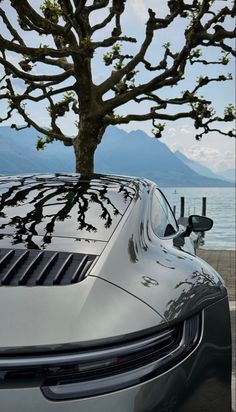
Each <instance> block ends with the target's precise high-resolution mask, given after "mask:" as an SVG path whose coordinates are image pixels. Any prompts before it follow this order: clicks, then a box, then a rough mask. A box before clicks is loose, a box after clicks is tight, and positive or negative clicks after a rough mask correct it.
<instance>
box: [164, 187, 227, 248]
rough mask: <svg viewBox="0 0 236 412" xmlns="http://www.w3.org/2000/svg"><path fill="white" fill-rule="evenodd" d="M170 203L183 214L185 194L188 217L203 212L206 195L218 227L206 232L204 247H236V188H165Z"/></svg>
mask: <svg viewBox="0 0 236 412" xmlns="http://www.w3.org/2000/svg"><path fill="white" fill-rule="evenodd" d="M162 191H163V193H164V194H165V196H166V197H167V199H168V201H169V203H170V205H171V206H172V207H173V206H174V205H175V206H176V217H179V215H180V212H179V210H180V197H181V196H184V197H185V216H189V215H191V214H201V213H202V197H206V198H207V213H206V214H207V216H208V217H210V218H211V219H213V220H214V226H213V228H212V229H211V230H210V232H206V234H205V244H204V246H203V248H204V249H225V250H235V188H218V187H217V188H209V187H207V188H206V187H203V188H195V187H194V188H189V187H187V188H184V187H178V188H177V189H175V188H162Z"/></svg>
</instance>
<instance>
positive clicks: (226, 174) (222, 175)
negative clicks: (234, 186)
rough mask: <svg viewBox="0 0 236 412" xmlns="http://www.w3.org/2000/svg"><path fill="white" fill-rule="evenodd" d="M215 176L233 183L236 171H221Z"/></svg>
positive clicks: (235, 178)
mask: <svg viewBox="0 0 236 412" xmlns="http://www.w3.org/2000/svg"><path fill="white" fill-rule="evenodd" d="M217 176H218V178H220V179H222V178H223V179H226V180H230V181H232V182H235V180H236V170H235V169H227V170H222V171H221V172H219V173H217Z"/></svg>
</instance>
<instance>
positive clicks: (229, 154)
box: [0, 0, 235, 171]
mask: <svg viewBox="0 0 236 412" xmlns="http://www.w3.org/2000/svg"><path fill="white" fill-rule="evenodd" d="M9 3H10V2H9V0H4V1H3V3H1V6H2V5H3V7H4V8H5V11H6V12H7V14H8V16H10V18H11V19H12V21H13V24H14V22H15V23H16V18H15V15H14V12H12V10H11V8H10V6H9ZM30 3H31V4H33V5H34V7H35V8H36V9H37V8H38V6H39V5H40V4H41V1H39V0H34V1H31V2H30ZM227 3H229V4H230V3H231V0H226V1H217V2H216V4H217V8H220V7H222V6H225V5H226V4H227ZM126 4H127V7H126V13H125V14H124V15H123V17H122V25H123V34H125V35H127V36H134V37H136V38H137V40H138V43H137V45H133V44H132V45H131V46H127V49H126V50H127V51H128V52H129V53H130V52H133V53H134V52H135V50H137V48H138V46H139V44H140V41H142V39H143V38H144V34H145V22H146V21H147V9H148V7H151V8H153V10H155V11H156V12H157V15H159V16H161V15H164V14H165V12H166V11H167V7H166V4H167V0H127V3H126ZM102 17H103V14H102V12H101V11H99V12H97V13H96V14H95V15H94V21H95V20H96V21H100V20H102ZM2 30H3V28H2V25H1V29H0V32H1V34H2V33H3V31H2ZM110 32H111V27H108V28H105V30H103V31H101V32H99V33H98V34H99V36H100V38H103V36H106V35H109V34H110ZM183 32H184V25H183V22H182V21H181V20H179V21H177V22H176V23H175V24H174V25H173V27H171V29H170V30H168V31H166V30H162V31H160V32H158V37H157V36H155V38H154V42H153V46H152V48H150V52H149V57H150V59H152V61H153V63H155V56H157V60H158V59H159V60H160V53H162V54H163V48H162V45H163V43H165V42H167V41H170V42H171V45H172V47H173V50H174V51H177V50H178V49H179V48H180V47H181V40H182V38H183ZM3 34H5V33H3ZM24 39H25V41H26V43H27V44H28V45H31V46H33V47H37V46H39V44H40V43H42V44H53V43H52V41H51V40H49V39H48V38H47V39H46V38H44V36H41V37H38V36H37V35H36V34H34V33H31V32H26V33H24ZM94 40H95V39H94ZM102 52H103V54H104V49H103V51H102ZM105 52H106V50H105ZM207 52H208V58H209V59H211V60H215V59H216V58H217V59H218V56H219V55H218V54H216V50H214V49H213V50H210V48H208V50H207ZM8 58H9V60H11V62H12V63H14V64H15V65H17V63H18V61H19V59H18V57H17V55H16V54H14V53H9V55H8ZM156 62H157V61H156ZM197 66H198V67H197ZM209 67H210V69H209ZM199 69H200V70H199ZM207 69H208V70H210V72H209V71H208V73H210V75H213V76H215V75H218V74H221V73H222V74H223V73H224V74H225V73H226V74H227V73H229V72H231V73H235V64H234V62H233V61H231V62H230V64H229V65H228V66H227V67H226V69H225V70H224V67H221V66H203V67H201V66H199V65H194V66H191V68H189V69H188V72H187V75H186V79H185V80H184V81H183V82H182V84H181V86H180V88H179V89H178V91H179V93H180V92H181V91H182V90H186V89H189V90H191V87H192V86H193V85H194V84H195V79H196V77H197V76H199V75H202V74H203V73H202V71H203V70H204V75H205V71H206V73H207ZM50 71H52V68H51V67H50ZM39 72H42V73H46V72H47V68H45V66H44V67H36V68H34V69H33V71H32V73H35V74H36V73H37V74H38V73H39ZM108 75H109V68H106V67H105V66H104V63H103V61H102V54H101V53H99V52H98V53H96V55H95V59H94V64H93V78H94V82H95V83H97V84H99V83H100V82H102V81H103V80H104V79H105V78H106V77H107V76H108ZM0 76H1V68H0ZM148 76H150V73H149V72H148V73H145V72H143V71H140V72H139V73H138V75H137V80H136V81H137V84H138V83H141V82H142V81H147V79H148V78H149V77H148ZM17 88H18V92H19V93H21V92H22V91H23V84H22V82H21V81H18V82H17ZM176 90H177V89H176V88H173V89H170V90H168V91H166V92H165V94H164V93H163V95H162V94H161V96H165V97H170V96H173V95H175V94H176ZM161 93H162V91H161ZM202 94H204V97H206V98H209V99H212V100H213V101H214V106H215V108H216V110H217V112H218V113H219V114H223V112H224V107H225V106H226V105H228V104H229V103H234V102H235V82H234V81H231V82H224V83H222V84H219V83H212V84H210V85H208V86H207V87H206V88H205V91H204V93H203V92H202ZM5 109H6V106H5V105H4V104H2V103H1V106H0V117H2V116H4V113H5ZM144 109H145V107H144ZM27 110H28V111H29V113H30V114H31V116H32V117H34V118H36V119H37V120H38V122H40V123H42V125H43V126H45V125H47V122H48V113H47V111H46V110H45V104H39V103H37V104H31V105H30V107H29V106H28V107H27ZM142 111H143V108H142V107H141V106H140V105H136V104H133V103H131V104H129V105H126V106H125V107H123V108H120V110H119V111H117V114H121V115H122V114H127V113H128V112H132V113H141V112H142ZM145 112H146V110H145ZM11 123H18V124H22V119H21V118H20V117H19V115H15V116H14V118H12V119H11V120H10V121H8V123H5V124H4V125H6V124H11ZM62 123H63V127H64V131H65V133H67V134H68V135H70V136H71V135H73V133H75V126H74V119H73V118H72V117H69V118H68V119H67V120H65V119H63V120H62ZM227 126H228V125H227ZM221 127H223V128H225V130H226V126H222V125H221ZM124 129H125V130H127V131H131V130H136V129H142V130H144V131H145V132H146V133H147V134H148V135H151V129H152V126H151V123H150V122H143V123H141V122H136V123H134V122H133V123H130V124H129V125H127V126H125V127H124ZM195 134H196V131H195V130H194V127H193V124H192V122H191V121H190V120H187V121H186V120H184V121H183V120H181V121H178V122H172V123H167V125H166V130H165V132H164V135H163V138H162V142H163V143H166V144H167V145H168V146H169V147H170V148H171V149H172V150H173V151H174V150H177V149H178V150H180V151H182V152H183V153H184V154H185V155H187V156H188V157H189V158H191V159H194V160H197V161H200V162H202V163H203V164H205V165H206V166H208V167H211V168H212V169H213V170H215V171H221V170H225V169H228V168H232V167H234V165H235V143H234V140H233V139H232V138H229V137H225V136H222V135H217V134H213V133H212V134H209V135H207V136H204V137H203V139H202V141H201V142H198V141H196V140H195V138H194V136H195Z"/></svg>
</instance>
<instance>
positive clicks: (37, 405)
mask: <svg viewBox="0 0 236 412" xmlns="http://www.w3.org/2000/svg"><path fill="white" fill-rule="evenodd" d="M204 312H205V313H204V329H203V334H202V338H201V341H200V343H199V345H198V346H197V348H196V349H195V350H194V351H193V352H192V353H191V354H190V355H189V356H188V357H187V358H186V359H184V360H183V361H182V362H180V363H179V364H177V365H176V366H175V367H173V368H172V369H170V370H168V371H167V372H165V373H163V374H161V375H159V376H157V377H155V378H154V379H152V380H149V381H146V382H145V383H142V384H139V385H136V386H133V387H131V388H127V389H124V390H120V391H117V392H114V393H110V394H106V395H100V396H96V397H90V398H85V399H79V400H77V399H76V400H70V401H57V402H55V401H50V400H48V399H46V398H45V397H44V395H43V394H42V392H41V390H40V388H39V387H34V386H33V383H32V387H30V388H29V387H27V388H24V383H23V382H22V388H14V389H11V388H7V389H5V388H4V387H3V388H2V389H0V405H1V411H4V412H5V411H7V412H32V411H34V412H42V411H43V412H44V411H45V412H62V411H63V412H65V411H66V412H78V411H80V412H110V411H112V412H154V411H158V412H162V411H163V412H164V411H168V412H170V411H178V412H189V411H190V410H191V412H199V411H205V412H212V411H214V412H230V411H231V333H230V321H229V311H228V301H227V299H223V300H221V301H219V302H217V303H215V304H213V305H211V306H209V307H208V308H207V309H205V311H204Z"/></svg>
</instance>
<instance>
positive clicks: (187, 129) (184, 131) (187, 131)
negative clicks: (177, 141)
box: [180, 125, 191, 134]
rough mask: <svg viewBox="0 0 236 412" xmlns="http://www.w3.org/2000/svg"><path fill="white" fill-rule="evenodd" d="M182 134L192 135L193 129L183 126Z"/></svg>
mask: <svg viewBox="0 0 236 412" xmlns="http://www.w3.org/2000/svg"><path fill="white" fill-rule="evenodd" d="M180 133H183V134H190V133H191V127H190V126H188V125H183V126H182V127H181V128H180Z"/></svg>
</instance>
